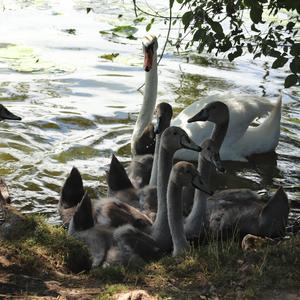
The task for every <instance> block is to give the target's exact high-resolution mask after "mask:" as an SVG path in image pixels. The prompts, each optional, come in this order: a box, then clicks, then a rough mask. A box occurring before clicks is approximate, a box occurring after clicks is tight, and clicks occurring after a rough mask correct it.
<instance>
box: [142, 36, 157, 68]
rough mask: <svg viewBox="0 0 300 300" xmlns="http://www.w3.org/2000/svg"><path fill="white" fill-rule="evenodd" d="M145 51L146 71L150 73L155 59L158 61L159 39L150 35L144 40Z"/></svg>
mask: <svg viewBox="0 0 300 300" xmlns="http://www.w3.org/2000/svg"><path fill="white" fill-rule="evenodd" d="M142 43H143V51H144V70H145V71H146V72H149V71H150V70H151V69H152V65H153V59H157V55H156V52H157V48H158V43H157V38H156V36H155V35H153V34H148V35H146V36H145V37H144V38H143V41H142Z"/></svg>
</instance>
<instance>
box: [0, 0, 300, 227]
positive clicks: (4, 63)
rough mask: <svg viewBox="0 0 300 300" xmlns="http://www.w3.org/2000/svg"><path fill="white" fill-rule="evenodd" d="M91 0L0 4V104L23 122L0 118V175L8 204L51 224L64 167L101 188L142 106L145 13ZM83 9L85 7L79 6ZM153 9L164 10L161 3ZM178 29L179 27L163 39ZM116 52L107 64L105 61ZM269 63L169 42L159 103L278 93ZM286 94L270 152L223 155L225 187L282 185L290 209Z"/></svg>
mask: <svg viewBox="0 0 300 300" xmlns="http://www.w3.org/2000/svg"><path fill="white" fill-rule="evenodd" d="M94 2H95V1H75V0H74V1H69V0H64V1H59V0H58V1H43V0H35V1H34V0H32V1H6V0H4V1H2V2H1V1H0V101H1V103H2V104H4V105H6V106H7V107H8V108H9V109H10V110H11V111H12V112H14V113H15V114H17V115H19V116H21V117H22V118H23V120H22V121H21V122H1V123H0V137H1V141H0V176H2V177H4V178H5V180H6V182H7V183H8V185H9V188H10V192H11V195H12V198H13V202H12V203H13V205H15V206H17V207H18V208H20V209H21V210H22V211H23V212H26V213H29V212H37V213H43V214H46V215H47V217H48V218H49V221H50V222H51V223H58V222H59V218H58V216H57V212H56V205H57V202H58V198H59V192H60V189H61V186H62V184H63V182H64V180H65V178H66V176H67V174H68V173H69V171H70V170H71V168H72V166H76V167H78V168H79V170H80V172H81V173H82V175H83V178H84V184H85V186H86V187H87V188H88V189H89V190H90V192H91V193H92V195H94V196H99V195H105V191H106V187H105V177H104V175H105V170H107V169H108V165H109V162H110V157H111V154H112V152H115V153H117V154H118V157H119V159H120V160H121V161H123V162H128V161H129V160H130V151H129V149H130V147H129V142H130V136H131V133H132V130H133V126H134V123H135V119H136V116H137V113H138V111H139V108H140V105H141V102H142V94H141V93H140V92H139V91H137V89H138V87H140V86H141V85H142V84H143V79H144V72H143V69H142V64H143V56H142V47H141V38H142V36H143V35H144V34H145V26H146V24H147V23H148V21H149V20H150V19H149V18H148V19H147V20H144V21H142V22H137V21H134V19H135V16H134V11H133V5H132V2H131V1H96V2H97V3H96V4H95V3H94ZM152 3H153V2H151V5H153V4H152ZM156 3H157V4H158V3H160V1H156ZM141 5H142V6H143V7H144V8H145V9H148V10H149V7H147V5H146V3H144V2H141ZM87 8H92V10H91V11H90V12H89V13H87ZM156 9H157V6H156ZM160 12H161V13H163V14H165V15H168V11H167V10H165V8H163V7H160ZM118 26H132V27H133V28H131V27H130V30H133V31H132V32H133V33H134V37H136V39H128V38H127V37H126V34H125V33H124V32H123V31H118V32H115V34H112V32H111V31H110V30H111V29H113V28H116V27H118ZM135 28H136V29H137V32H134V31H135ZM128 30H129V29H128ZM151 31H152V32H153V33H155V34H157V35H159V44H160V50H159V52H161V49H162V46H163V44H164V42H165V37H166V34H167V25H165V24H164V23H163V22H155V23H154V24H153V26H152V30H151ZM177 34H178V25H175V26H174V29H173V30H172V33H171V36H172V37H173V38H175V37H176V35H177ZM112 53H114V56H115V58H114V59H113V61H111V60H109V59H108V58H110V57H111V54H112ZM106 55H108V56H106ZM270 65H271V62H269V61H262V60H255V61H252V60H251V58H250V57H247V56H244V57H242V58H240V59H238V60H237V61H235V62H234V63H229V62H228V61H227V60H226V59H225V58H224V59H222V58H215V57H214V56H210V55H205V54H202V55H197V54H192V53H189V52H184V51H183V50H182V51H181V52H180V53H175V52H174V48H172V47H171V46H167V49H166V52H165V54H164V57H163V59H162V61H161V63H160V66H159V88H158V101H159V102H161V101H168V102H169V103H171V104H172V105H173V106H174V109H175V111H176V112H179V111H180V110H181V109H182V108H184V107H185V106H186V105H188V104H190V103H192V102H193V101H195V100H197V99H198V98H200V97H201V96H204V95H208V94H213V93H215V92H222V91H226V92H228V91H231V92H233V93H247V94H251V95H258V96H265V97H267V98H269V99H270V100H272V101H276V99H277V96H278V94H279V91H280V90H281V89H282V87H283V81H284V78H285V76H286V73H285V70H272V69H270ZM282 92H283V101H284V105H283V117H282V127H281V129H282V130H281V137H280V143H279V146H278V147H277V149H276V153H277V155H263V156H258V157H255V158H253V159H251V161H250V162H249V163H226V164H225V165H226V168H227V169H228V173H227V180H226V183H225V184H224V185H225V186H228V187H250V188H253V189H263V188H265V189H268V190H271V191H274V190H275V188H276V187H277V186H278V185H283V186H284V188H285V190H286V191H287V193H288V195H289V198H290V199H291V202H292V207H293V213H292V216H296V213H297V212H299V209H297V206H298V208H299V207H300V202H299V198H300V175H299V173H300V172H299V171H300V164H299V162H300V150H299V149H300V135H299V133H300V119H299V115H300V91H299V88H291V89H287V90H282Z"/></svg>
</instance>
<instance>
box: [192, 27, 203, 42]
mask: <svg viewBox="0 0 300 300" xmlns="http://www.w3.org/2000/svg"><path fill="white" fill-rule="evenodd" d="M202 35H203V29H198V30H197V31H196V32H195V34H194V36H193V41H199V40H200V39H201V37H202Z"/></svg>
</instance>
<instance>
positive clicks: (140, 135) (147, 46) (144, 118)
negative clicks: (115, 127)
mask: <svg viewBox="0 0 300 300" xmlns="http://www.w3.org/2000/svg"><path fill="white" fill-rule="evenodd" d="M142 43H143V51H144V70H145V71H146V73H145V91H144V100H143V104H142V107H141V110H140V112H139V115H138V118H137V120H136V124H135V127H134V130H133V134H132V138H131V153H132V154H133V156H135V155H137V154H147V153H150V154H153V152H154V148H155V134H154V127H153V125H152V124H151V120H152V116H153V112H154V109H155V104H156V98H157V47H158V44H157V38H156V36H154V35H147V36H145V37H144V38H143V41H142Z"/></svg>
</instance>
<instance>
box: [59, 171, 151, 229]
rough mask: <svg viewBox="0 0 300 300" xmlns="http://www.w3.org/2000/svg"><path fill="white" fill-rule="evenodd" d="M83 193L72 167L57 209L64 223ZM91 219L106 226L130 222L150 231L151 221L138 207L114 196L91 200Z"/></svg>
mask: <svg viewBox="0 0 300 300" xmlns="http://www.w3.org/2000/svg"><path fill="white" fill-rule="evenodd" d="M83 194H84V189H83V184H82V179H81V175H80V173H79V171H78V170H77V169H76V168H75V167H73V169H72V171H71V173H70V175H69V176H68V178H67V179H66V181H65V183H64V185H63V188H62V192H61V197H60V200H59V205H58V210H59V213H60V216H61V218H62V220H63V223H64V224H67V223H69V221H70V219H71V218H72V216H73V215H74V212H75V211H76V207H77V206H78V203H79V202H80V201H81V199H80V197H81V198H82V197H83ZM92 210H93V219H94V222H95V223H97V224H101V225H103V226H106V227H119V226H121V225H123V224H132V225H133V226H136V227H137V228H138V229H140V230H142V231H148V232H149V231H150V227H151V226H152V221H151V220H150V219H149V218H148V217H147V216H146V215H144V214H143V213H141V212H140V211H139V210H138V209H136V208H134V207H133V206H131V205H129V204H127V203H124V202H122V201H120V200H119V199H116V198H102V199H97V200H94V201H93V202H92Z"/></svg>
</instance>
